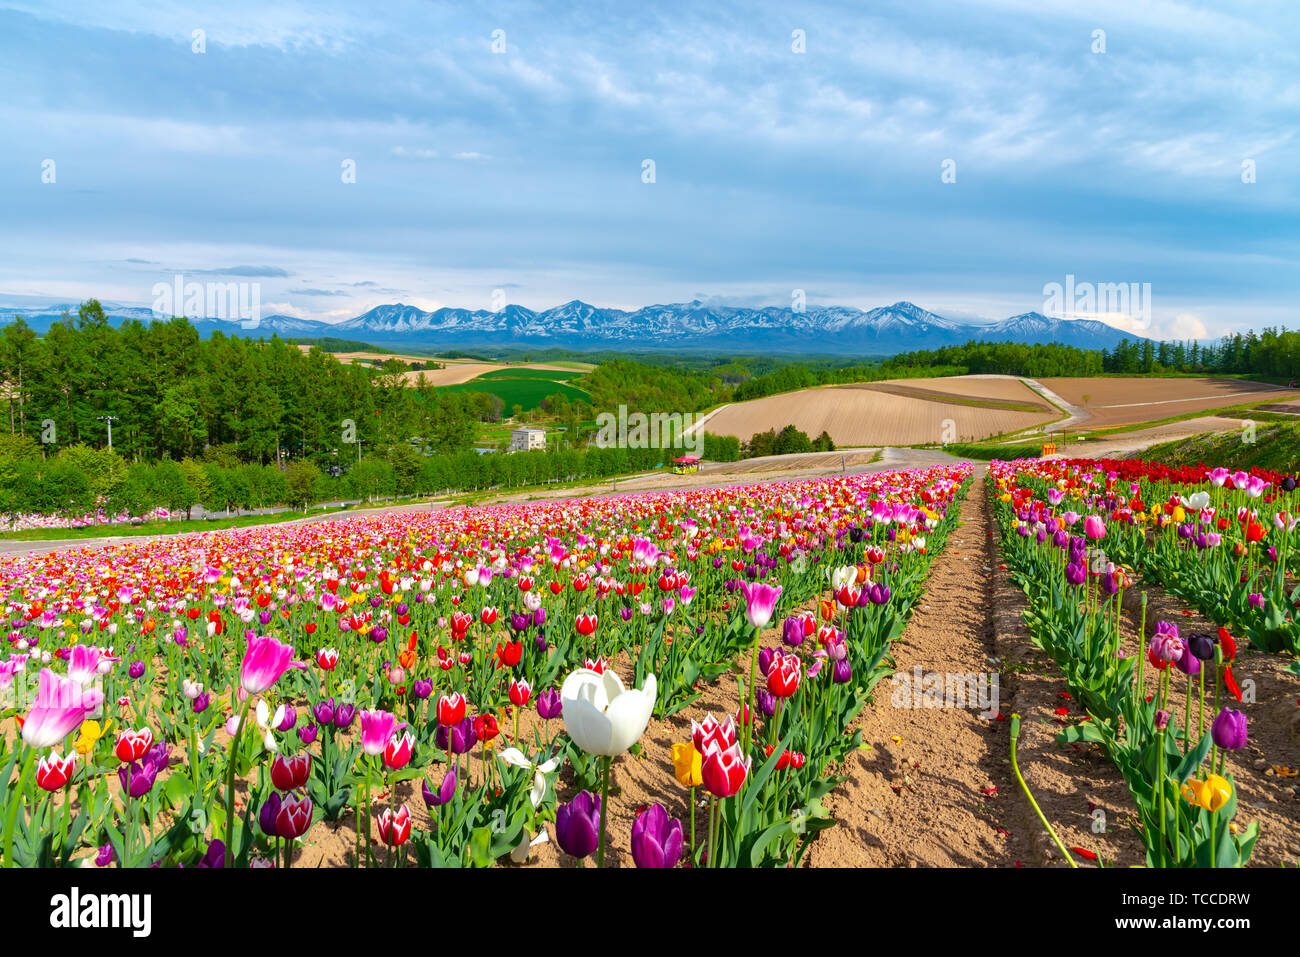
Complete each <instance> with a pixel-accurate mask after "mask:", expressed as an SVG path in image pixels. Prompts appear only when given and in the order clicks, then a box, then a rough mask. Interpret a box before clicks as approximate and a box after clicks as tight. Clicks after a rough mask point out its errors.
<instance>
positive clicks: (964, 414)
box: [705, 376, 1061, 446]
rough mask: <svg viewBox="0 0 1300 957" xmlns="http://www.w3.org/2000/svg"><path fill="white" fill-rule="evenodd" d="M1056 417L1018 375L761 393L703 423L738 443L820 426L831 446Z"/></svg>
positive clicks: (936, 437) (988, 429) (1009, 427)
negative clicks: (762, 435) (764, 434)
mask: <svg viewBox="0 0 1300 957" xmlns="http://www.w3.org/2000/svg"><path fill="white" fill-rule="evenodd" d="M1060 417H1061V412H1060V411H1059V410H1057V409H1055V408H1053V407H1052V406H1051V405H1050V404H1049V403H1048V402H1047V401H1046V400H1044V399H1043V398H1042V397H1040V396H1039V395H1038V394H1037V393H1035V392H1033V391H1032V390H1031V389H1030V388H1029V387H1028V386H1026V385H1024V384H1023V383H1022V382H1020V381H1019V380H1018V379H1014V378H1002V377H998V378H984V377H975V376H960V377H954V378H950V379H901V380H891V381H886V382H872V383H862V384H856V385H845V386H827V387H824V388H818V389H804V390H802V391H800V392H790V393H785V394H783V395H773V396H767V397H765V398H762V399H755V400H753V401H751V402H741V403H737V404H735V405H731V406H727V407H725V408H723V409H720V410H719V411H718V412H717V413H716V414H714V415H713V416H712V417H711V418H710V419H709V420H708V425H707V426H706V427H705V428H706V429H707V431H709V432H712V433H714V434H716V435H734V436H736V437H737V438H740V439H742V440H744V439H748V438H750V437H751V436H752V435H754V434H755V433H756V432H765V431H767V430H768V429H772V428H775V429H777V430H778V431H779V430H780V429H782V428H784V427H785V426H787V425H793V426H795V428H797V429H799V430H801V431H803V432H806V433H807V434H808V435H809V436H811V437H816V436H817V435H820V434H821V433H822V432H823V431H825V432H827V433H829V434H830V437H831V439H832V440H833V441H834V442H835V444H836V445H847V446H885V445H918V444H921V443H927V442H941V441H945V440H946V441H956V442H966V441H973V440H975V439H982V438H987V437H989V436H991V435H1001V434H1004V433H1007V432H1016V431H1019V430H1021V429H1027V428H1031V427H1033V426H1036V425H1042V424H1045V423H1047V422H1051V421H1053V420H1055V419H1058V418H1060ZM949 423H951V427H950V428H949ZM946 428H947V429H948V433H947V434H945V429H946Z"/></svg>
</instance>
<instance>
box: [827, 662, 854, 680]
mask: <svg viewBox="0 0 1300 957" xmlns="http://www.w3.org/2000/svg"><path fill="white" fill-rule="evenodd" d="M831 680H832V681H834V682H835V683H836V684H837V685H842V684H848V683H849V682H850V681H852V680H853V666H852V665H850V664H849V659H848V658H841V659H839V660H838V661H836V662H835V664H834V665H833V666H832V668H831Z"/></svg>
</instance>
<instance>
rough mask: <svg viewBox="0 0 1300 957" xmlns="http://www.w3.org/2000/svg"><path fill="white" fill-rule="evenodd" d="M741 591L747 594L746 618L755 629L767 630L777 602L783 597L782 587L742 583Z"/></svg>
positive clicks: (758, 583) (759, 583)
mask: <svg viewBox="0 0 1300 957" xmlns="http://www.w3.org/2000/svg"><path fill="white" fill-rule="evenodd" d="M740 590H741V591H743V592H744V593H745V617H746V618H748V619H749V623H750V625H752V626H753V627H755V628H766V627H767V623H768V622H769V621H771V620H772V615H773V613H774V612H775V611H776V601H777V599H778V598H780V597H781V586H780V585H765V584H763V583H762V582H741V583H740Z"/></svg>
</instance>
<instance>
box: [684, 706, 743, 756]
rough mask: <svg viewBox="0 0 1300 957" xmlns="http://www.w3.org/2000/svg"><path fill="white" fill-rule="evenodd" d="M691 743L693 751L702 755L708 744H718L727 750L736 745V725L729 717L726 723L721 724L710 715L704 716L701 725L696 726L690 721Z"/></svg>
mask: <svg viewBox="0 0 1300 957" xmlns="http://www.w3.org/2000/svg"><path fill="white" fill-rule="evenodd" d="M691 741H692V742H693V743H694V745H695V750H696V751H698V752H700V754H704V752H705V750H706V749H707V748H708V746H709V745H710V744H718V745H720V746H721V747H723V748H729V747H731V746H732V745H733V744H735V743H736V723H735V721H734V720H732V718H731V717H728V718H727V723H726V724H723V723H722V722H721V721H719V720H718V719H717V718H715V717H714V716H713V715H711V714H710V715H706V716H705V718H704V722H703V723H702V724H696V723H695V721H694V719H692V720H691Z"/></svg>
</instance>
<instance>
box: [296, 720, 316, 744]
mask: <svg viewBox="0 0 1300 957" xmlns="http://www.w3.org/2000/svg"><path fill="white" fill-rule="evenodd" d="M319 734H320V727H319V726H318V725H314V724H304V725H303V726H302V727H301V728H299V729H298V740H299V741H301V742H302V743H303V744H309V745H310V744H315V743H316V737H317V736H318V735H319Z"/></svg>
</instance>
